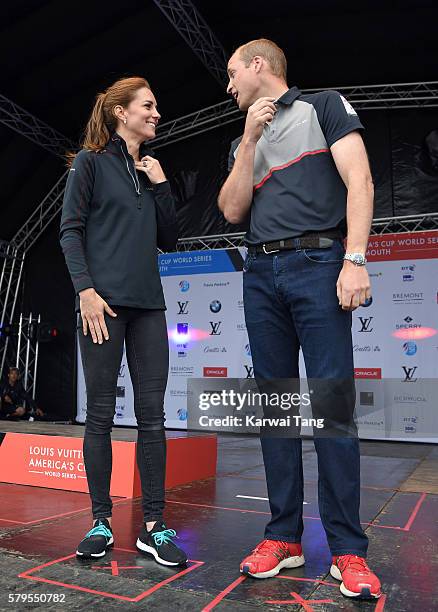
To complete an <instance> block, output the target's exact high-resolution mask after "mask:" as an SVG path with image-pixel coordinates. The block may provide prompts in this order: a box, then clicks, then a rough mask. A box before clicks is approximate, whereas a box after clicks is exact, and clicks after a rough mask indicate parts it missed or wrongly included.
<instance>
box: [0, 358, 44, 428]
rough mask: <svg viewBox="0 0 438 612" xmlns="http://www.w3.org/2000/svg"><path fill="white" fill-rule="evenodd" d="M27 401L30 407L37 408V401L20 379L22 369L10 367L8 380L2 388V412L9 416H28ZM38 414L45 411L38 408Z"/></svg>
mask: <svg viewBox="0 0 438 612" xmlns="http://www.w3.org/2000/svg"><path fill="white" fill-rule="evenodd" d="M25 402H27V405H28V408H34V409H35V408H36V407H35V402H34V401H33V399H32V398H31V397H30V395H29V394H28V393H27V392H26V390H25V388H24V387H23V384H22V383H21V381H20V371H19V369H18V368H9V371H8V382H7V383H5V384H4V385H3V386H2V387H1V390H0V403H1V409H0V414H1V416H3V417H7V418H10V417H12V418H22V417H25V416H26V408H25V407H24V405H25ZM36 414H37V415H38V416H42V415H43V412H42V411H41V410H40V409H39V408H36Z"/></svg>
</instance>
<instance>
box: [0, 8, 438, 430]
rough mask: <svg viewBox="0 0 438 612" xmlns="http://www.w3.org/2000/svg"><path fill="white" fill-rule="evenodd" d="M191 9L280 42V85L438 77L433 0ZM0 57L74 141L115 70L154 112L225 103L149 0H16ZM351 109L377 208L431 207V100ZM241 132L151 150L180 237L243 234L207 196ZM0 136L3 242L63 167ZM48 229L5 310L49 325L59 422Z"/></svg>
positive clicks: (67, 313) (19, 96) (58, 296)
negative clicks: (140, 89)
mask: <svg viewBox="0 0 438 612" xmlns="http://www.w3.org/2000/svg"><path fill="white" fill-rule="evenodd" d="M194 4H195V5H196V6H197V8H198V9H199V11H200V12H201V14H202V15H203V16H204V18H205V19H206V21H207V23H208V24H209V26H210V27H211V29H212V30H213V31H214V33H215V34H216V36H217V37H218V39H219V40H220V41H221V43H222V44H223V46H224V48H225V49H226V51H227V52H229V53H231V52H232V51H233V50H234V49H235V48H236V47H237V46H238V45H239V44H241V43H244V42H247V41H248V40H251V39H253V38H258V37H261V36H263V37H267V38H271V39H272V40H274V41H275V42H277V43H278V44H279V45H280V46H281V47H282V48H283V49H284V51H285V53H286V57H287V59H288V78H289V84H290V85H297V86H298V87H300V88H321V89H323V88H324V87H341V86H348V85H367V84H370V85H371V84H385V83H407V82H417V81H432V80H436V79H437V76H438V74H437V65H438V62H437V58H438V37H437V35H436V24H437V11H436V3H435V2H418V1H417V2H413V1H412V2H374V1H368V2H366V3H352V2H345V1H333V2H327V1H323V0H316V1H314V2H311V3H308V4H307V5H306V6H304V5H303V3H302V2H298V1H290V2H287V1H284V0H283V1H277V0H270V1H269V2H268V3H267V2H266V1H263V2H261V1H259V0H256V1H254V0H253V1H252V2H235V1H234V2H231V1H229V0H223V1H222V2H201V1H199V0H195V2H194ZM3 13H5V8H3ZM0 53H1V57H2V58H3V60H6V61H3V65H2V85H1V89H0V93H2V94H3V95H5V96H6V97H8V98H10V99H11V100H13V101H14V102H16V103H17V104H19V105H21V106H22V107H24V108H25V109H26V110H27V111H29V112H30V113H32V114H34V115H35V116H37V117H38V118H39V119H42V120H44V121H46V122H47V123H48V124H49V125H51V126H52V127H54V128H56V129H57V130H59V131H60V132H61V133H63V134H65V135H66V136H68V137H69V138H71V139H72V140H74V141H79V139H80V137H81V132H82V130H83V128H84V126H85V123H86V121H87V119H88V115H89V113H90V111H91V108H92V105H93V101H94V97H95V95H96V94H97V93H98V92H99V91H102V90H103V89H105V88H106V87H107V86H108V85H110V84H111V83H112V82H113V81H115V80H116V79H117V78H120V77H123V76H132V75H140V76H144V77H145V78H147V79H148V81H149V82H150V83H151V87H152V89H153V91H154V93H155V95H156V98H157V100H158V104H159V110H160V112H161V114H162V121H168V120H170V119H173V118H176V117H181V116H183V115H185V114H187V113H190V112H193V111H196V110H199V109H201V108H204V107H206V106H208V105H211V104H217V103H219V102H221V101H223V100H224V99H226V93H225V91H224V89H223V88H221V86H220V85H219V84H218V83H217V82H216V80H215V79H214V78H213V77H212V76H211V75H210V74H209V73H208V71H207V69H206V68H205V67H204V66H203V64H202V63H201V62H200V60H199V59H198V58H197V57H196V55H195V54H194V53H193V52H192V50H191V49H190V48H189V47H188V46H187V44H186V43H185V42H184V40H183V39H182V38H181V36H180V35H179V33H178V32H177V31H176V30H175V29H174V28H173V26H172V25H171V24H170V23H169V22H168V21H167V19H166V18H165V16H164V15H163V14H162V13H161V11H160V10H159V9H158V7H157V6H156V5H155V4H154V3H153V2H152V1H150V0H149V1H148V0H125V1H124V2H123V3H114V2H102V1H100V0H98V1H95V2H89V1H88V2H84V1H83V0H79V1H77V2H75V3H65V2H59V1H58V0H53V1H52V2H45V1H41V0H33V1H32V0H30V1H27V2H21V1H18V2H15V3H14V4H13V5H8V7H7V11H6V15H2V20H1V22H0ZM359 115H360V118H361V120H362V122H363V124H364V125H365V127H366V132H365V135H364V137H365V142H366V146H367V150H368V154H369V157H370V162H371V166H372V172H373V178H374V183H375V190H376V199H375V217H387V216H399V215H407V214H415V213H426V212H436V211H438V109H406V110H385V111H363V112H359ZM241 131H242V122H240V121H239V122H235V123H233V124H231V125H228V126H224V127H221V128H217V129H215V130H212V131H210V132H207V133H206V134H203V135H200V136H196V137H193V138H190V139H187V140H184V141H182V142H179V143H176V144H174V145H170V146H168V147H165V148H163V149H159V150H158V151H157V156H158V157H159V159H160V161H161V162H162V165H163V167H164V169H165V171H166V173H167V175H168V177H169V178H170V180H171V182H172V187H173V190H174V193H175V195H176V196H177V200H178V215H179V220H180V230H181V236H202V235H206V234H218V233H226V232H235V231H239V230H240V229H243V228H241V227H239V226H230V225H228V224H227V223H226V222H225V220H224V219H223V217H222V215H221V214H220V213H219V211H218V209H217V205H216V199H217V193H218V191H219V188H220V185H221V184H222V182H223V180H224V178H225V177H226V172H227V170H226V162H227V157H228V150H229V144H230V141H231V140H232V139H233V138H235V137H236V136H237V135H239V134H240V133H241ZM158 133H159V132H158ZM0 138H1V147H0V167H1V189H0V198H1V201H0V206H1V218H0V239H4V240H9V239H11V238H12V237H13V235H14V234H15V232H16V231H17V230H18V229H19V228H20V226H21V225H22V223H23V222H24V221H25V220H26V219H27V217H28V216H29V214H30V213H31V212H32V211H33V210H34V209H35V208H36V206H37V205H38V204H39V203H40V202H41V200H42V199H43V198H44V196H45V195H46V194H47V192H48V191H49V190H50V188H51V187H52V186H53V184H54V183H55V182H56V181H57V180H58V178H59V177H60V176H61V174H62V173H63V171H64V166H63V162H62V160H61V159H58V158H56V157H55V156H54V155H51V154H50V153H48V152H46V151H45V150H44V149H42V148H41V147H38V146H37V145H36V144H33V143H31V142H30V141H28V140H27V139H25V138H24V137H22V136H20V135H19V134H17V133H15V132H13V131H12V130H9V129H7V128H6V127H5V126H2V125H0ZM58 224H59V219H58V218H57V219H56V220H54V221H53V222H52V223H51V224H50V226H49V227H48V228H47V230H46V231H45V233H44V234H43V235H42V236H41V238H40V239H39V240H38V241H37V242H36V244H35V245H34V246H33V247H32V249H31V250H30V251H29V253H28V254H27V261H26V265H25V273H24V284H23V291H22V295H21V299H20V303H19V304H18V306H17V311H16V312H23V313H26V314H27V313H28V312H29V311H31V312H32V313H41V316H42V319H43V320H44V321H48V322H50V323H52V324H54V325H55V326H56V327H57V328H58V329H59V330H60V335H59V337H58V339H57V340H56V341H55V342H53V343H51V344H46V345H40V361H39V376H38V384H37V389H38V391H37V399H38V401H39V404H40V405H41V407H42V408H43V409H45V410H47V411H48V412H49V413H50V414H51V416H57V417H58V418H68V417H70V416H71V415H73V414H74V412H75V405H74V402H75V400H74V393H73V392H72V389H73V387H74V362H75V342H74V333H75V318H74V308H73V306H74V295H73V288H72V285H71V282H70V278H69V276H68V273H67V268H66V266H65V263H64V259H63V256H62V253H61V250H60V247H59V243H58Z"/></svg>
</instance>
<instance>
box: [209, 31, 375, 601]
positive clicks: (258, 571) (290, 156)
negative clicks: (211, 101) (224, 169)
mask: <svg viewBox="0 0 438 612" xmlns="http://www.w3.org/2000/svg"><path fill="white" fill-rule="evenodd" d="M228 74H229V79H230V80H229V84H228V88H227V92H228V93H229V94H231V95H232V96H233V97H234V98H235V100H236V101H237V104H238V106H239V108H240V110H242V111H247V117H246V123H245V129H244V133H243V136H241V137H240V138H238V139H237V140H236V141H234V142H233V143H232V145H231V151H230V163H229V170H230V174H229V176H228V178H227V180H226V182H225V184H224V185H223V187H222V190H221V193H220V195H219V208H220V209H221V211H222V212H223V214H224V216H225V218H226V219H227V220H228V221H229V222H230V223H241V222H243V221H244V220H245V219H246V218H248V217H249V219H250V225H249V231H248V232H247V234H246V242H247V244H248V256H247V259H246V261H245V265H244V275H243V294H244V304H245V320H246V326H247V330H248V335H249V339H250V344H251V352H252V357H253V364H254V374H255V377H256V378H259V379H263V380H270V379H271V380H272V379H297V378H298V377H299V372H298V354H299V348H300V347H301V349H302V351H303V356H304V360H305V365H306V373H307V376H308V377H309V378H312V379H330V380H332V381H334V380H338V379H342V380H344V379H348V380H351V382H352V383H353V376H354V370H353V352H352V340H351V311H352V310H354V309H355V308H357V307H358V306H359V305H361V304H364V303H365V302H366V301H367V300H368V299H369V298H370V283H369V278H368V273H367V270H366V268H365V263H366V260H365V257H364V255H365V252H366V249H367V242H368V235H369V230H370V225H371V220H372V210H373V183H372V179H371V175H370V170H369V165H368V159H367V155H366V151H365V147H364V144H363V141H362V138H361V135H360V133H359V131H360V130H362V129H363V126H362V124H361V123H360V121H359V119H358V117H357V114H356V112H355V111H354V109H353V108H352V107H351V106H350V104H349V103H348V102H347V101H346V100H345V99H344V98H343V97H342V96H341V95H340V94H339V93H337V92H335V91H325V92H321V93H318V94H312V95H303V94H302V93H301V92H300V91H299V90H298V89H297V88H296V87H292V88H291V89H289V87H288V85H287V83H286V59H285V56H284V53H283V52H282V50H281V49H280V48H279V47H277V45H275V43H273V42H271V41H269V40H266V39H260V40H256V41H251V42H249V43H247V44H245V45H243V46H241V47H239V48H238V49H237V51H236V52H235V53H234V54H233V56H232V57H231V58H230V60H229V62H228ZM345 225H346V228H345ZM345 229H347V230H348V232H347V243H346V251H347V252H346V253H345V250H344V247H343V237H344V235H345ZM349 402H350V406H349V410H350V413H351V415H352V414H353V412H354V394H351V395H350V400H349ZM314 443H315V447H316V451H317V456H318V469H319V482H318V497H319V509H320V515H321V520H322V523H323V526H324V528H325V531H326V535H327V539H328V543H329V547H330V550H331V553H332V555H333V560H332V565H331V568H330V572H331V575H332V576H333V577H334V578H336V579H338V580H340V581H342V582H341V585H340V588H341V592H342V593H343V594H344V595H346V596H349V597H361V598H369V597H372V598H377V597H379V596H380V582H379V579H378V578H377V576H375V575H374V574H373V573H372V572H371V570H370V569H369V567H368V566H367V564H366V561H365V557H366V552H367V546H368V539H367V537H366V535H365V534H364V532H363V530H362V528H361V525H360V520H359V500H360V455H359V442H358V439H357V437H352V436H350V437H347V436H343V437H334V438H329V437H315V438H314ZM261 445H262V452H263V459H264V464H265V471H266V480H267V487H268V494H269V502H270V508H271V514H272V518H271V520H270V522H269V523H268V525H267V526H266V529H265V539H264V540H263V541H262V542H261V543H260V544H259V545H258V546H257V547H256V548H255V549H254V550H253V551H252V553H251V554H250V555H249V556H248V557H246V558H245V559H244V560H243V561H242V563H241V566H240V569H241V572H243V573H244V574H247V575H249V576H253V577H255V578H268V577H271V576H275V575H276V574H277V573H278V572H279V570H280V569H281V568H283V567H289V568H290V567H298V566H300V565H303V564H304V556H303V552H302V548H301V544H300V541H301V535H302V532H303V520H302V504H303V471H302V451H301V440H300V439H299V437H295V438H291V437H289V438H284V437H275V438H274V437H262V439H261Z"/></svg>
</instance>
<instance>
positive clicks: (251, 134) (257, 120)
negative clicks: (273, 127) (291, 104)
mask: <svg viewBox="0 0 438 612" xmlns="http://www.w3.org/2000/svg"><path fill="white" fill-rule="evenodd" d="M274 100H275V98H267V97H264V98H259V99H258V100H256V101H255V102H254V104H252V105H251V106H250V107H249V108H248V114H247V115H246V122H245V131H244V133H243V138H245V139H246V140H248V141H249V142H253V143H256V142H257V141H258V140H259V139H260V136H261V135H262V134H263V127H264V125H265V123H270V122H271V121H272V119H273V117H274V114H275V113H276V110H277V109H276V108H275V104H274Z"/></svg>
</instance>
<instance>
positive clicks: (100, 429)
mask: <svg viewBox="0 0 438 612" xmlns="http://www.w3.org/2000/svg"><path fill="white" fill-rule="evenodd" d="M159 119H160V114H159V112H158V110H157V103H156V100H155V97H154V95H153V93H152V92H151V89H150V87H149V84H148V83H147V81H145V80H144V79H143V78H139V77H132V78H126V79H121V80H119V81H117V82H116V83H114V84H113V85H111V87H109V88H108V89H107V90H106V91H105V92H104V93H101V94H99V95H98V97H97V99H96V103H95V105H94V108H93V112H92V114H91V117H90V119H89V121H88V124H87V126H86V130H85V138H84V143H83V149H82V150H81V151H80V152H79V153H78V154H77V155H76V156H74V155H69V160H70V162H71V168H70V173H69V177H68V180H67V185H66V189H65V195H64V204H63V210H62V219H61V234H60V240H61V246H62V250H63V252H64V256H65V259H66V263H67V266H68V269H69V272H70V275H71V278H72V281H73V285H74V289H75V292H76V296H77V298H76V309H77V310H78V311H80V317H79V315H78V335H79V344H80V350H81V357H82V364H83V369H84V375H85V382H86V388H87V420H86V428H85V437H84V461H85V468H86V472H87V479H88V487H89V491H90V496H91V501H92V511H93V519H94V522H93V527H92V529H91V530H90V531H89V532H88V533H87V534H86V535H85V537H84V539H83V540H82V541H81V542H80V544H79V546H78V549H77V553H76V554H77V555H78V556H79V557H81V558H90V557H93V558H94V557H102V556H103V555H104V554H105V552H106V550H107V549H108V548H109V547H110V546H112V545H113V542H114V539H113V532H112V526H111V509H112V504H111V498H110V495H109V490H110V480H111V467H112V453H111V436H110V432H111V426H112V422H113V417H114V411H115V402H116V387H117V378H118V372H119V367H120V362H121V359H122V354H123V344H124V342H125V343H126V354H127V359H128V366H129V371H130V375H131V379H132V385H133V388H134V410H135V416H136V419H137V424H138V443H137V463H138V468H139V471H140V476H141V485H142V498H143V515H144V526H143V528H142V530H141V533H140V535H139V537H138V539H137V547H138V548H139V549H140V550H142V551H144V552H147V553H149V554H152V555H153V556H154V558H155V560H156V561H157V562H158V563H161V564H164V565H179V564H181V563H185V562H186V561H187V556H186V554H185V553H184V552H183V551H182V550H181V549H180V548H179V547H178V546H177V545H176V544H175V543H174V542H173V541H172V538H173V537H175V536H176V532H175V531H174V530H173V529H167V528H166V526H165V524H164V522H163V510H164V477H165V463H166V440H165V434H164V411H163V401H164V392H165V388H166V383H167V375H168V356H169V352H168V343H167V327H166V320H165V314H164V310H165V304H164V297H163V290H162V286H161V281H160V276H159V273H158V263H157V250H156V249H157V245H158V246H159V247H160V248H161V249H163V250H172V249H173V248H174V247H175V244H176V241H177V231H178V230H177V220H176V212H175V205H174V201H173V198H172V194H171V191H170V187H169V183H168V181H167V180H166V177H165V175H164V173H163V170H162V169H161V166H160V163H159V162H158V161H157V160H156V159H154V157H152V155H150V153H151V152H150V151H148V149H147V148H146V145H145V141H148V140H151V139H153V138H154V137H155V130H156V127H157V124H158V121H159ZM72 159H73V161H71V160H72Z"/></svg>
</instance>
